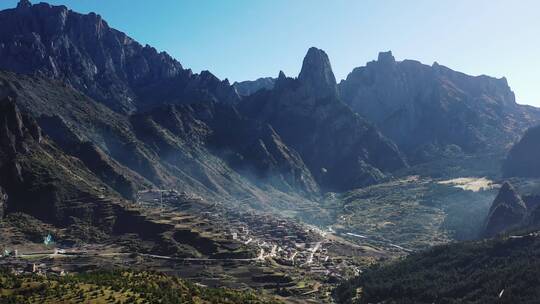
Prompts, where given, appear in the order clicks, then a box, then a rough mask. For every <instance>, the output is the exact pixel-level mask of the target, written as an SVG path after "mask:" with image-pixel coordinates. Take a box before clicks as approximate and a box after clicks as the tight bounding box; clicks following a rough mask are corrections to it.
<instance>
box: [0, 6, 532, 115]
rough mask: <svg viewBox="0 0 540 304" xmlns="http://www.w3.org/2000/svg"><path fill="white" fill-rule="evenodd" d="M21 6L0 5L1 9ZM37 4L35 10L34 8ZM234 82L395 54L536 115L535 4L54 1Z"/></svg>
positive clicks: (339, 70)
mask: <svg viewBox="0 0 540 304" xmlns="http://www.w3.org/2000/svg"><path fill="white" fill-rule="evenodd" d="M16 2H17V0H0V9H3V8H7V7H13V6H15V4H16ZM35 2H37V1H34V3H35ZM49 2H50V3H53V4H65V5H67V6H68V7H71V8H72V9H74V10H77V11H80V12H90V11H94V12H96V13H99V14H101V15H102V16H103V17H104V18H105V19H106V20H107V21H108V22H109V24H110V25H111V26H113V27H116V28H117V29H120V30H122V31H124V32H126V33H127V34H128V35H130V36H131V37H133V38H135V39H137V40H138V41H139V42H141V43H143V44H145V43H148V44H150V45H152V46H154V47H156V48H157V49H159V50H164V51H167V52H168V53H170V54H171V55H172V56H174V57H176V58H177V59H178V60H179V61H180V62H181V63H182V64H183V65H184V66H185V67H189V68H192V69H193V70H194V71H195V72H199V71H201V70H205V69H207V70H210V71H211V72H213V73H214V74H215V75H217V76H218V77H220V78H229V80H231V81H236V80H247V79H255V78H258V77H262V76H274V77H275V76H277V74H278V72H279V70H283V71H285V73H286V74H287V75H291V76H295V75H297V74H298V72H299V70H300V66H301V63H302V58H303V56H304V55H305V52H306V51H307V49H308V48H309V47H310V46H317V47H319V48H322V49H324V50H325V51H326V52H327V53H328V55H329V56H330V60H331V62H332V66H333V68H334V72H335V74H336V77H337V78H338V79H342V78H344V77H346V75H347V74H348V73H349V72H350V71H351V70H352V69H353V68H354V67H356V66H362V65H365V63H366V62H368V61H371V60H373V59H375V58H376V56H377V54H378V52H379V51H386V50H392V51H393V53H394V56H395V57H396V58H397V59H398V60H402V59H416V60H419V61H422V62H424V63H427V64H431V63H433V62H434V61H437V62H439V63H440V64H443V65H446V66H448V67H450V68H453V69H455V70H459V71H462V72H465V73H468V74H472V75H479V74H486V75H491V76H495V77H502V76H506V77H507V78H508V81H509V83H510V86H511V87H512V88H513V89H514V91H515V92H516V96H517V99H518V102H520V103H527V104H533V105H537V106H540V59H539V56H540V18H539V17H538V15H539V14H540V1H537V0H517V1H510V0H504V1H503V0H440V1H433V0H411V1H406V0H332V1H329V0H159V1H148V0H51V1H49Z"/></svg>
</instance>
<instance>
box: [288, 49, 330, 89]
mask: <svg viewBox="0 0 540 304" xmlns="http://www.w3.org/2000/svg"><path fill="white" fill-rule="evenodd" d="M298 79H299V80H300V81H301V82H302V83H303V84H304V85H306V86H308V87H309V89H310V90H311V91H312V92H313V93H314V95H315V96H317V97H321V98H324V97H328V96H337V83H336V77H335V76H334V72H332V66H331V65H330V59H329V58H328V55H327V54H326V53H325V52H324V51H323V50H321V49H318V48H315V47H312V48H310V49H309V50H308V52H307V54H306V57H304V62H303V64H302V70H301V71H300V75H299V76H298Z"/></svg>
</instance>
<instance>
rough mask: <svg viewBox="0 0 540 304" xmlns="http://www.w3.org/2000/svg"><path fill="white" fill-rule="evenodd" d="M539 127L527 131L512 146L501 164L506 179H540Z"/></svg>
mask: <svg viewBox="0 0 540 304" xmlns="http://www.w3.org/2000/svg"><path fill="white" fill-rule="evenodd" d="M539 152H540V127H533V128H530V129H529V130H527V132H525V134H524V135H523V137H522V138H521V139H520V141H519V142H517V143H516V144H515V145H513V146H512V148H511V149H510V151H509V153H508V155H507V157H506V160H505V161H504V163H503V175H504V176H506V177H512V176H519V177H540V159H538V153H539Z"/></svg>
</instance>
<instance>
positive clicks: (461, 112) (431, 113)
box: [339, 52, 540, 161]
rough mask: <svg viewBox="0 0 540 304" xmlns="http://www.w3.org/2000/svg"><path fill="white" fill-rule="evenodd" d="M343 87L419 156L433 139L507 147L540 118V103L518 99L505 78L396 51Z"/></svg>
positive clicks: (469, 148)
mask: <svg viewBox="0 0 540 304" xmlns="http://www.w3.org/2000/svg"><path fill="white" fill-rule="evenodd" d="M339 91H340V95H341V97H342V98H343V100H344V101H345V102H346V103H347V104H349V105H350V106H351V108H352V109H353V110H354V111H356V112H358V113H360V114H361V115H363V116H364V117H366V118H367V119H369V120H371V121H373V122H374V123H375V124H376V125H377V126H379V127H380V128H381V130H382V132H383V134H385V135H387V136H388V137H390V138H391V139H392V140H394V141H395V142H396V143H397V145H398V146H399V147H400V148H402V150H404V151H405V152H407V153H408V154H409V156H410V157H411V158H412V159H413V160H415V159H414V158H418V159H417V160H418V161H422V160H424V159H422V158H423V157H422V155H423V154H422V149H424V147H425V146H429V145H435V146H438V147H439V148H440V149H441V150H444V147H445V146H449V145H452V146H457V147H459V149H461V150H462V151H464V152H469V153H470V152H478V151H488V150H494V149H496V150H504V149H505V148H507V147H508V145H509V144H510V143H512V142H513V141H515V140H516V139H517V138H519V136H520V134H521V133H522V132H523V131H524V130H525V129H526V128H527V127H529V126H531V125H533V124H534V123H535V122H538V121H539V118H540V115H539V112H538V110H537V109H534V108H531V107H527V106H520V105H518V104H517V103H516V101H515V97H514V93H513V92H512V91H511V89H510V87H509V86H508V83H507V81H506V79H505V78H502V79H495V78H491V77H488V76H477V77H473V76H469V75H466V74H463V73H459V72H455V71H453V70H451V69H449V68H446V67H444V66H441V65H439V64H437V63H434V64H433V65H432V66H428V65H424V64H421V63H420V62H417V61H412V60H404V61H401V62H398V61H396V60H395V58H394V57H393V55H392V53H391V52H384V53H380V54H379V58H378V60H377V61H373V62H369V63H368V64H367V66H365V67H360V68H356V69H354V70H353V71H352V72H351V73H350V74H349V75H348V77H347V79H346V80H344V81H342V82H341V83H340V84H339ZM418 147H420V148H418ZM425 154H426V153H424V155H425Z"/></svg>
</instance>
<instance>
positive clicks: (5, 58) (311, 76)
mask: <svg viewBox="0 0 540 304" xmlns="http://www.w3.org/2000/svg"><path fill="white" fill-rule="evenodd" d="M539 122H540V109H537V108H534V107H531V106H526V105H520V104H518V103H517V102H516V98H515V96H514V93H513V92H512V90H511V89H510V87H509V84H508V82H507V80H506V79H505V78H501V79H496V78H493V77H489V76H484V75H482V76H470V75H466V74H463V73H460V72H457V71H453V70H451V69H450V68H447V67H444V66H442V65H439V64H438V63H434V64H432V65H425V64H422V63H420V62H417V61H413V60H403V61H396V59H395V58H394V56H393V54H392V53H391V52H381V53H380V54H379V56H378V59H377V60H376V61H372V62H369V63H367V64H366V66H364V67H357V68H355V69H353V70H352V72H351V73H350V74H349V75H348V76H347V78H346V79H344V80H342V81H340V82H338V81H337V80H336V78H335V75H334V73H333V70H332V66H331V62H330V58H329V56H328V55H327V54H326V53H325V51H323V50H321V49H318V48H316V47H312V48H309V49H308V51H307V54H306V56H305V57H304V60H303V62H302V68H301V71H300V73H299V75H297V76H294V77H288V76H286V75H285V73H283V72H279V74H278V76H277V77H276V78H273V77H265V78H260V79H258V80H254V81H243V82H236V83H234V84H230V83H229V81H228V80H227V79H225V80H221V79H219V78H217V77H216V76H214V75H213V74H212V73H211V72H209V71H202V72H200V73H194V72H192V71H191V70H190V69H187V68H185V67H184V66H183V65H182V64H181V63H180V62H179V61H178V60H177V59H175V58H173V57H172V56H170V55H168V54H167V53H165V52H158V51H157V50H156V49H154V48H153V47H151V46H148V45H146V46H143V45H141V44H140V43H138V42H137V41H135V40H134V39H132V38H130V37H129V36H128V35H126V34H124V33H122V32H120V31H118V30H116V29H114V28H111V27H110V26H109V25H108V24H107V22H106V21H105V20H103V18H102V17H101V16H100V15H98V14H95V13H90V14H80V13H77V12H74V11H72V10H70V9H68V8H67V7H65V6H54V5H50V4H47V3H39V4H35V5H32V4H31V3H30V1H28V0H21V1H20V2H19V4H18V5H17V7H16V8H13V9H7V10H4V11H1V12H0V219H1V218H6V217H7V216H9V215H13V214H25V216H30V217H32V218H34V219H36V220H38V221H40V222H42V223H46V224H47V225H52V226H54V227H61V228H66V227H74V226H77V227H79V228H81V227H83V228H81V229H82V232H80V233H81V234H83V235H84V236H85V237H87V238H92V237H94V236H95V232H96V230H99V231H101V233H112V234H132V233H135V234H139V235H141V236H147V237H149V238H154V239H157V241H156V240H152V241H153V242H154V243H152V244H151V245H148V246H150V247H151V246H155V248H157V249H159V250H161V251H160V252H167V253H171V251H174V248H179V247H182V246H184V245H185V244H183V243H182V241H183V240H182V238H183V236H184V234H182V233H185V231H183V230H179V229H180V228H179V227H177V226H176V225H174V224H164V223H162V222H160V220H159V219H158V220H156V219H155V218H151V217H150V216H149V215H148V214H147V213H145V212H143V211H142V209H138V207H137V208H135V207H134V206H133V205H134V204H132V202H135V201H137V199H138V197H139V195H140V193H141V191H144V190H150V189H153V190H157V189H161V190H163V189H174V190H176V191H178V192H179V193H184V194H188V195H189V196H191V197H193V196H196V197H199V196H200V197H201V198H202V199H203V200H206V201H208V202H219V203H223V204H224V205H226V206H229V207H237V208H240V206H241V207H242V208H243V207H244V206H246V205H247V206H249V208H253V209H257V210H259V211H261V210H262V211H275V212H278V213H279V212H282V213H287V212H292V211H298V210H302V208H303V206H306V205H309V206H317V207H318V208H321V209H316V210H323V208H322V207H321V206H324V205H325V204H328V201H332V199H331V198H335V196H334V195H333V193H334V192H338V193H339V192H346V191H349V190H354V189H357V188H362V187H366V186H370V185H374V184H379V183H381V182H392V181H395V180H398V179H397V178H398V177H399V178H402V177H403V176H404V175H408V172H415V174H416V173H418V174H419V175H426V176H428V175H429V174H430V173H429V172H432V171H430V170H425V168H426V166H430V165H431V164H432V163H431V162H433V161H440V160H445V159H453V160H457V163H459V160H460V159H461V158H463V157H469V156H472V157H473V159H480V160H490V161H492V159H493V158H495V159H496V160H499V159H501V161H502V160H503V158H505V160H504V161H503V163H502V170H500V169H501V168H496V169H495V170H494V171H497V172H499V171H501V172H502V174H501V176H503V177H504V178H515V177H520V178H524V177H525V178H532V177H540V176H539V174H538V172H540V171H538V170H537V169H538V168H540V162H538V160H537V159H536V158H535V155H536V154H534V153H536V152H538V150H539V147H540V127H534V126H536V125H537V124H538V123H539ZM526 130H528V131H526ZM507 152H508V153H507ZM492 162H493V161H492ZM495 162H496V161H495ZM480 163H481V162H480ZM480 165H481V164H480ZM463 166H467V165H465V164H463ZM411 168H414V170H411V171H408V170H409V169H411ZM450 169H452V168H450ZM469 169H470V168H462V170H461V171H460V172H469V171H467V170H469ZM423 170H425V171H423ZM471 172H472V169H471ZM443 175H444V174H443V173H440V175H439V176H437V177H433V178H434V179H436V178H438V177H441V176H443ZM497 177H499V175H498V174H497ZM400 180H401V179H400ZM403 180H410V181H417V180H418V179H417V178H416V177H407V178H406V179H403ZM441 187H443V186H441ZM415 195H416V194H415ZM329 198H330V199H329ZM538 202H540V199H538V196H536V195H532V194H530V193H520V192H519V191H518V190H516V189H515V188H514V187H513V186H512V185H511V183H503V185H502V187H501V189H500V190H499V194H498V196H497V197H496V198H495V200H494V202H493V204H492V207H491V209H490V210H489V214H488V217H487V219H486V221H485V233H484V236H486V237H494V236H496V235H498V234H500V233H508V232H510V231H514V230H515V229H532V228H534V227H536V225H537V224H538V223H540V215H539V214H540V208H539V207H538V206H539V203H538ZM343 208H344V209H345V208H347V206H345V205H344V207H343ZM332 212H334V211H332ZM335 212H336V214H337V211H335ZM441 212H442V211H441ZM344 220H345V219H344ZM396 221H397V219H396ZM385 225H386V224H385ZM70 229H71V228H70ZM173 231H174V232H173ZM165 232H167V233H165ZM206 232H208V231H206ZM204 233H205V232H200V233H199V234H197V237H192V238H191V241H192V243H197V242H198V241H199V240H200V239H203V238H204V237H203V236H201V235H204ZM188 234H189V233H188ZM189 235H190V236H191V234H189ZM533 243H535V244H536V242H533ZM381 244H386V243H385V242H382V241H381ZM221 245H223V248H228V247H227V246H229V247H230V248H228V249H227V250H225V249H224V251H223V252H225V251H226V254H238V252H236V248H233V246H230V244H229V243H227V242H226V241H223V242H221V243H220V246H221ZM245 245H247V243H246V244H245ZM304 245H305V244H304ZM391 245H392V248H393V249H396V248H401V249H403V248H402V247H400V246H398V245H395V244H391ZM496 245H497V244H496V243H495V245H493V246H496ZM504 245H505V246H506V243H505V244H504ZM175 246H176V247H175ZM189 246H192V247H193V248H196V244H195V245H194V244H191V245H189ZM395 246H397V247H395ZM218 247H219V246H218ZM473 247H474V246H473ZM485 247H489V248H487V249H486V248H485ZM491 247H492V244H491V243H490V245H489V246H487V245H486V246H482V250H488V249H489V250H491V249H492V248H491ZM152 248H154V247H152ZM171 248H172V249H171ZM182 248H183V247H182ZM216 248H217V247H216ZM231 248H232V249H231ZM218 249H220V250H221V249H222V248H221V247H219V248H218ZM469 249H470V248H469V247H467V250H469ZM473 249H474V248H473ZM473 249H471V250H473ZM274 250H275V249H274ZM314 250H315V251H316V250H317V249H314ZM362 250H364V249H362ZM396 250H397V249H396ZM436 250H438V249H436ZM452 250H453V249H452ZM215 251H216V252H212V254H223V252H218V251H219V250H217V249H216V250H215ZM315 251H314V252H313V253H315ZM375 251H376V250H375ZM436 253H437V256H439V254H440V252H438V251H436ZM199 254H200V252H199ZM242 254H243V253H242ZM377 254H379V253H377ZM427 254H429V253H427ZM206 255H207V256H210V255H211V254H206ZM261 255H262V254H261ZM381 256H382V253H381ZM422 257H423V256H421V257H420V258H422ZM293 259H294V258H293ZM408 261H411V260H407V261H405V262H404V263H409V262H408ZM416 262H417V261H416V260H415V258H413V259H412V262H410V263H413V264H414V263H416ZM406 265H408V264H406ZM398 267H399V266H398ZM388 269H389V270H385V269H383V270H382V271H389V273H393V271H395V269H394V268H388ZM378 275H379V273H378V272H373V274H372V277H370V278H374V279H375V280H376V279H377V278H378ZM368 279H369V278H368ZM360 281H361V280H357V281H356V282H355V284H359V282H360ZM366 282H368V281H366ZM362 283H365V282H362ZM368 283H369V284H371V283H370V282H368ZM370 286H371V287H372V288H375V289H374V290H383V289H384V288H379V287H378V286H377V284H375V283H373V284H372V285H370ZM385 287H387V286H385ZM377 288H379V289H377ZM428 289H429V288H428ZM471 292H473V291H471ZM349 293H351V291H350V290H348V289H347V296H349ZM372 298H373V299H376V300H380V299H382V298H384V297H380V294H375V293H374V296H373V297H372ZM429 299H431V297H429ZM349 300H350V299H347V300H344V302H345V303H349V302H350V301H349Z"/></svg>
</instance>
